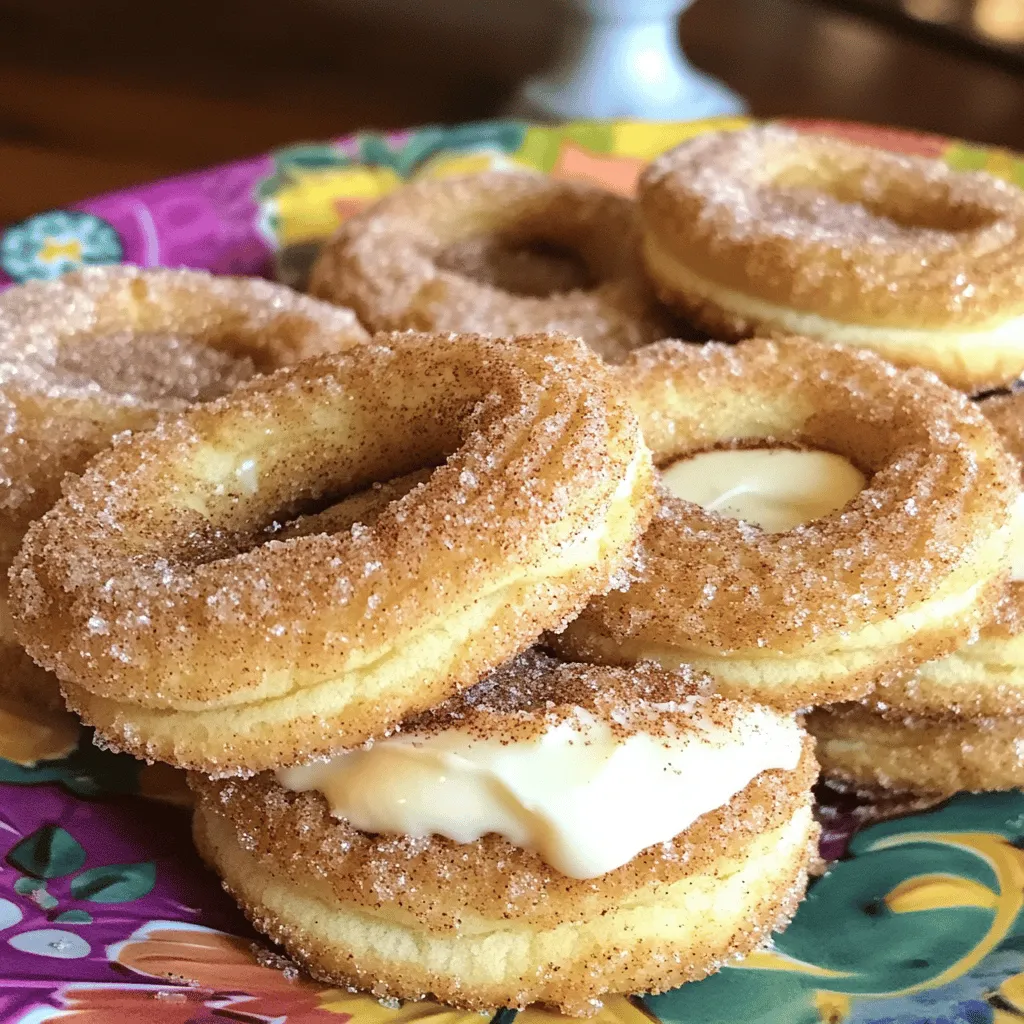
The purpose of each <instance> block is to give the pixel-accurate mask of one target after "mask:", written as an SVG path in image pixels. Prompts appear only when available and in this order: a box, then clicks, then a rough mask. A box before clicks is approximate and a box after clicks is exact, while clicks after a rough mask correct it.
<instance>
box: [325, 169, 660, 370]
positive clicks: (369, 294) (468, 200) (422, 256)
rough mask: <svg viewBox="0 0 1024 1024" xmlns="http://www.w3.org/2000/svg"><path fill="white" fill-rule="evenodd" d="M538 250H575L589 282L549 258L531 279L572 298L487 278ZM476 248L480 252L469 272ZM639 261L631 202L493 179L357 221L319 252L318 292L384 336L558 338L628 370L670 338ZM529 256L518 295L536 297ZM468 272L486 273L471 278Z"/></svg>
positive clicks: (408, 192) (405, 196) (386, 202)
mask: <svg viewBox="0 0 1024 1024" xmlns="http://www.w3.org/2000/svg"><path fill="white" fill-rule="evenodd" d="M531 243H534V244H537V243H539V244H542V245H548V246H554V247H557V248H558V249H563V250H567V251H568V252H569V253H571V254H572V255H573V256H574V257H576V258H577V259H578V260H579V261H581V262H582V264H583V265H584V266H585V276H586V277H587V278H589V281H582V280H581V281H577V282H573V281H572V280H571V275H570V279H568V280H562V278H563V277H565V275H564V274H558V273H557V272H556V269H555V268H553V267H549V266H546V264H550V263H552V262H554V261H552V260H550V258H545V257H544V256H543V254H541V255H540V256H535V257H533V260H534V261H535V262H539V263H540V264H541V269H540V272H539V273H538V274H531V275H529V276H530V277H531V278H532V277H535V276H540V277H541V278H544V277H545V276H546V275H550V277H549V278H548V279H549V280H550V283H551V288H554V289H562V288H564V289H565V290H564V291H563V290H555V291H554V292H553V293H552V294H546V295H537V294H516V293H515V292H514V291H511V290H508V289H507V288H505V287H502V286H501V284H502V283H505V284H508V283H509V282H507V281H505V282H502V281H501V280H497V281H496V280H495V275H494V273H493V267H488V266H487V264H488V263H493V262H494V259H493V257H494V253H493V252H492V250H493V249H495V248H501V247H503V246H507V247H509V248H512V249H514V248H515V247H516V246H524V245H528V244H531ZM467 246H470V247H473V248H475V249H480V252H476V253H475V254H474V257H475V258H474V259H472V260H470V259H467V254H466V252H465V251H464V250H465V249H466V248H467ZM637 249H638V230H637V223H636V213H635V207H634V204H633V203H632V201H631V200H629V199H625V198H623V197H622V196H618V195H615V194H613V193H610V192H606V191H604V190H603V189H600V188H597V187H595V186H593V185H588V184H585V183H583V182H574V181H554V180H552V179H550V178H547V177H544V176H542V175H537V174H532V173H526V172H522V173H509V172H502V171H495V172H491V173H485V174H480V175H474V176H472V177H463V178H446V179H444V180H441V181H425V182H419V183H416V184H412V185H407V186H405V187H404V188H401V189H399V190H398V191H396V192H394V193H392V194H391V195H389V196H386V197H385V198H384V199H381V200H380V201H378V202H377V203H375V204H374V205H373V206H372V207H370V208H369V209H367V210H365V211H363V212H362V213H359V214H357V215H356V216H355V217H352V218H351V219H350V220H348V221H346V223H345V225H344V226H343V227H342V229H341V231H340V232H339V233H338V234H337V235H336V236H335V237H334V238H333V239H332V240H331V241H330V242H328V243H327V245H326V246H325V247H324V249H323V251H322V252H321V254H320V257H319V259H318V261H317V263H316V265H315V266H314V268H313V274H312V279H311V284H310V291H311V293H312V294H314V295H317V296H320V297H321V298H326V299H330V300H331V301H335V302H341V303H343V304H344V305H350V306H352V308H353V309H355V310H356V311H357V312H358V313H359V316H360V317H361V318H362V319H363V321H364V322H365V323H367V324H369V325H370V326H371V327H373V328H374V329H376V330H406V329H412V330H427V331H455V332H478V333H481V334H493V335H498V336H503V337H509V336H512V335H516V334H529V333H533V332H536V331H559V332H562V333H565V334H570V335H577V336H579V337H582V338H583V339H584V341H586V342H587V343H588V344H589V345H590V346H591V348H593V349H594V350H595V351H596V352H598V353H599V354H600V355H601V356H603V357H604V358H605V359H608V360H610V361H612V362H619V361H621V359H622V358H623V357H624V356H625V354H626V353H627V352H629V351H630V350H631V349H634V348H636V347H637V346H639V345H645V344H647V343H648V342H651V341H655V340H657V339H658V338H663V337H666V336H667V335H669V334H671V333H673V332H672V330H671V321H670V318H669V317H668V316H667V314H666V312H665V311H664V310H663V309H661V308H660V307H659V306H658V304H657V302H656V300H655V299H654V296H653V293H652V292H651V289H650V286H649V285H648V284H647V282H646V280H645V278H644V275H643V272H642V269H641V266H640V261H639V257H638V253H637ZM454 250H459V252H458V258H453V257H452V253H453V251H454ZM511 255H512V259H511V260H508V259H507V260H506V263H508V262H512V263H513V265H514V264H515V262H516V260H515V256H516V255H517V254H516V253H514V252H513V253H512V254H511ZM518 255H519V256H523V255H524V254H523V253H519V254H518ZM526 255H527V258H523V259H521V260H520V261H519V262H520V263H521V264H524V265H521V266H519V267H516V268H515V270H516V273H515V277H517V278H519V279H520V280H519V281H518V282H517V285H516V287H519V288H520V289H522V288H524V287H525V288H526V289H527V290H537V289H536V284H537V282H535V281H532V280H531V281H529V282H526V283H525V284H524V282H523V280H522V278H524V277H525V276H527V275H526V274H525V273H524V271H527V270H529V269H530V266H529V264H530V263H531V260H530V258H528V254H526ZM471 263H476V264H479V265H478V266H477V267H475V268H473V273H472V274H470V273H467V271H468V270H470V267H469V266H468V265H467V264H471ZM535 269H536V268H535ZM488 270H491V271H492V272H491V273H488V272H487V271H488ZM501 276H502V277H507V276H508V274H507V273H505V274H503V275H501ZM488 278H490V280H489V279H488ZM574 283H575V284H576V285H577V286H575V287H574V286H573V284H574ZM549 290H550V289H549Z"/></svg>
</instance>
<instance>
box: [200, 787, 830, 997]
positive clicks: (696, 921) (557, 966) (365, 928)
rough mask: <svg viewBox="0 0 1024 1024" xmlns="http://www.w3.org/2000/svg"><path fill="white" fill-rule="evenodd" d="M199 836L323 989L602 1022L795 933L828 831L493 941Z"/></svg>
mask: <svg viewBox="0 0 1024 1024" xmlns="http://www.w3.org/2000/svg"><path fill="white" fill-rule="evenodd" d="M193 832H194V836H195V839H196V844H197V846H198V847H199V850H200V852H201V853H202V855H203V856H204V857H205V858H206V860H207V861H208V862H209V863H211V865H213V866H214V867H215V868H216V869H217V870H219V871H220V872H221V873H222V874H223V875H224V876H225V878H226V879H227V880H226V881H225V888H226V889H227V890H228V891H229V892H230V893H231V894H232V895H233V896H234V897H235V899H236V900H237V901H238V902H239V904H240V905H241V906H242V909H243V910H244V911H245V913H246V915H247V916H248V917H249V919H250V920H251V921H252V923H253V924H254V926H255V927H256V928H258V929H259V930H260V931H262V932H264V933H265V934H267V935H269V936H270V937H271V938H272V939H274V940H275V941H276V942H279V943H280V944H281V945H283V946H284V947H285V949H286V950H287V951H288V953H289V955H290V956H291V957H292V958H294V959H295V960H296V961H298V962H299V963H300V964H302V965H303V966H304V967H305V968H306V969H307V970H308V971H309V973H310V974H312V975H313V976H314V977H317V978H319V979H321V980H322V981H326V982H328V983H332V984H337V985H344V986H346V987H352V988H361V989H364V990H368V991H370V992H372V993H373V994H374V995H376V996H378V997H379V998H382V999H383V998H387V999H394V998H397V999H405V1000H409V999H420V998H423V997H425V996H427V995H432V996H433V997H434V998H435V999H438V1000H440V1001H442V1002H444V1003H446V1004H448V1005H450V1006H455V1007H463V1008H465V1009H470V1010H479V1011H485V1010H490V1011H493V1008H494V1007H495V1006H507V1007H511V1008H517V1009H523V1008H525V1007H526V1006H528V1005H530V1004H534V1003H540V1004H542V1005H546V1006H550V1007H554V1008H556V1009H557V1010H559V1011H561V1013H563V1014H567V1015H570V1016H576V1017H589V1016H593V1015H594V1014H595V1013H597V1012H599V1011H600V1010H601V1008H602V1001H601V998H602V997H603V996H605V995H608V994H628V993H635V992H651V993H657V992H664V991H667V990H669V989H672V988H676V987H677V986H679V985H681V984H683V983H684V982H688V981H697V980H700V979H701V978H703V977H706V976H707V975H708V974H710V973H712V972H714V971H716V970H718V969H719V968H720V967H721V966H723V965H724V964H725V963H728V962H730V961H733V960H735V959H736V958H737V957H740V956H742V955H744V954H745V953H749V952H750V951H751V950H753V949H756V948H758V947H759V946H761V945H762V944H764V943H765V942H767V941H768V940H769V938H770V936H771V934H772V933H773V932H777V931H781V930H782V929H783V928H785V926H786V925H787V924H788V923H789V922H790V920H791V919H792V917H793V915H794V913H795V912H796V908H797V905H798V903H799V902H800V899H801V898H802V896H803V893H804V890H805V889H806V886H807V877H808V872H809V869H810V865H811V864H812V862H815V861H816V848H817V836H818V826H817V825H816V823H815V822H814V820H813V817H812V815H811V811H810V808H809V807H803V808H800V809H798V810H797V811H796V812H795V813H794V815H793V817H792V818H791V819H790V820H789V821H788V822H786V823H785V824H784V825H782V826H780V827H778V828H776V829H775V830H773V831H769V832H765V833H763V834H762V835H760V836H758V837H755V838H754V840H753V841H752V842H751V843H750V844H748V846H747V847H745V848H744V849H743V850H742V851H741V852H740V853H739V854H738V856H737V857H735V858H720V859H719V860H717V861H716V862H715V864H714V865H713V868H712V869H711V871H710V872H709V873H706V874H703V875H692V876H690V877H689V878H687V879H684V880H682V881H681V882H678V883H676V884H675V885H674V886H668V887H665V888H664V889H662V890H660V891H658V892H654V893H651V894H648V896H647V898H646V899H645V898H643V897H641V899H640V900H639V901H635V902H631V903H629V904H626V905H624V906H621V907H614V908H611V909H609V910H608V911H607V912H606V913H604V914H602V915H601V916H599V917H597V918H594V919H590V920H586V921H582V922H578V923H563V924H560V925H556V926H555V927H554V928H551V929H532V928H530V927H528V926H522V925H518V926H517V925H516V924H511V925H509V924H507V923H505V922H495V925H496V927H495V928H494V930H492V931H490V932H487V933H483V934H479V935H477V934H473V933H465V934H461V935H460V934H456V935H445V934H438V933H431V932H427V931H424V930H423V929H420V928H418V927H416V926H415V925H412V926H410V925H407V924H403V923H399V922H396V921H391V920H387V919H382V918H380V917H376V916H372V915H368V914H366V913H364V912H362V911H359V910H357V909H351V908H349V907H346V906H344V905H339V904H330V903H325V902H322V901H321V900H319V899H317V898H316V896H314V895H312V894H310V893H308V892H306V891H305V890H302V889H297V890H296V889H293V888H292V886H291V885H290V884H289V879H288V878H287V877H286V876H284V875H282V874H281V873H279V872H277V871H276V870H275V869H274V868H272V867H267V866H266V865H265V864H262V863H259V862H257V861H255V860H254V859H253V858H252V857H251V855H249V854H248V853H247V852H246V851H245V849H244V848H243V847H242V845H241V844H240V843H239V842H238V839H237V837H236V836H235V835H234V833H233V832H232V831H231V830H230V828H228V827H226V825H225V823H224V822H223V820H222V819H219V818H217V817H216V816H215V815H212V814H210V813H208V812H207V811H206V810H204V809H200V810H199V811H198V812H197V814H196V816H195V819H194V825H193Z"/></svg>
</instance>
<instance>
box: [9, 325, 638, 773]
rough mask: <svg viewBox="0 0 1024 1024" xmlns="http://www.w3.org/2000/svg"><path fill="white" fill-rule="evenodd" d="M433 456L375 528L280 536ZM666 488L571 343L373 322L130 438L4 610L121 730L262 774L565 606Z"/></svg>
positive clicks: (573, 608) (360, 731)
mask: <svg viewBox="0 0 1024 1024" xmlns="http://www.w3.org/2000/svg"><path fill="white" fill-rule="evenodd" d="M433 467H437V468H436V469H435V470H434V472H433V473H432V474H431V475H430V476H429V478H428V479H427V480H425V481H421V482H420V483H419V484H418V485H417V486H416V487H415V488H413V489H412V490H411V491H410V492H409V493H407V494H405V495H404V496H403V497H401V498H400V499H399V500H397V501H395V502H394V503H393V504H391V505H389V506H388V507H387V508H386V509H385V510H384V511H383V512H382V513H381V515H380V516H379V518H378V519H377V520H376V522H374V523H373V525H367V524H366V523H360V522H351V523H350V524H349V525H347V526H345V527H343V528H340V529H337V530H336V531H335V530H333V528H331V527H326V528H327V529H328V530H329V532H318V533H313V534H308V535H305V536H289V537H288V539H285V540H278V539H276V537H275V533H276V532H277V530H278V529H279V528H281V527H283V526H285V525H286V524H287V523H288V522H289V521H290V520H291V519H294V518H295V517H296V516H300V515H302V514H303V513H309V512H312V511H314V510H316V509H318V508H323V507H325V506H329V505H331V504H334V503H335V502H336V501H337V500H338V499H339V498H340V497H343V496H345V495H346V494H350V493H358V492H360V491H362V490H365V489H366V488H368V487H370V485H372V484H373V483H374V482H377V481H381V482H383V481H389V480H391V479H393V478H394V477H397V476H400V475H402V474H405V473H408V472H412V471H415V470H419V469H423V468H428V469H429V468H433ZM653 501H654V495H653V471H652V468H651V462H650V455H649V453H648V452H647V450H646V449H645V448H644V447H643V444H642V441H641V438H640V431H639V427H638V424H637V421H636V416H635V414H634V413H633V412H632V411H631V410H630V408H629V406H628V404H627V402H626V400H625V398H624V396H622V395H621V393H620V392H619V391H618V389H617V388H615V387H614V386H613V381H612V380H611V378H610V376H609V372H608V370H607V369H606V368H605V367H604V366H603V364H602V363H601V361H600V360H599V359H598V358H597V357H596V356H595V355H593V354H592V353H591V352H589V351H588V350H587V349H586V348H585V346H584V345H583V344H582V343H581V342H579V341H576V340H573V339H567V338H564V337H559V336H554V335H551V336H547V335H544V336H536V337H532V338H517V339H513V340H510V341H501V340H496V339H487V338H481V337H478V336H473V335H466V336H455V335H414V334H402V335H378V336H377V338H376V339H375V340H374V342H373V343H372V344H365V345H362V346H357V347H356V348H354V349H352V350H351V351H349V352H346V353H342V354H340V355H335V356H324V357H319V358H314V359H309V360H306V361H305V362H303V363H302V364H300V365H299V366H297V367H295V368H291V369H287V370H283V371H279V372H277V373H275V374H271V375H269V376H267V377H262V378H259V379H256V380H253V381H250V382H248V383H246V384H243V385H242V386H240V387H239V388H237V389H235V390H234V391H233V392H232V393H231V394H230V395H229V396H227V397H225V398H222V399H219V400H217V401H215V402H212V403H209V404H206V405H202V406H195V407H193V408H192V409H189V410H187V411H185V412H184V413H182V414H180V415H179V416H178V417H177V418H175V419H168V420H166V421H164V422H163V423H161V424H160V425H159V426H158V427H157V428H156V429H155V430H153V431H151V432H149V433H136V434H133V435H132V436H130V437H127V438H121V439H119V441H118V443H117V444H115V446H114V448H113V449H112V450H111V451H109V452H107V453H105V454H103V455H101V456H100V457H99V458H97V459H96V460H95V461H94V462H93V463H92V464H91V465H90V466H89V468H88V469H87V471H86V472H85V473H84V474H83V476H82V477H81V478H80V479H79V480H77V481H75V482H73V483H71V484H69V485H68V487H67V491H66V496H65V498H64V499H63V500H62V501H61V502H59V503H58V505H57V506H56V507H55V508H54V509H53V510H52V511H51V512H50V513H48V514H47V515H46V516H44V517H43V518H42V519H41V520H39V521H38V522H37V523H35V524H34V525H33V526H32V528H31V529H30V530H29V533H28V536H27V538H26V541H25V544H24V546H23V547H22V549H21V552H20V554H19V556H18V559H17V560H16V562H15V565H14V568H13V571H12V576H11V602H12V609H13V612H14V615H15V618H16V620H17V621H16V628H17V631H18V636H19V639H20V640H21V641H22V642H23V643H24V644H25V645H26V647H27V648H28V650H29V652H30V653H31V655H32V657H33V658H35V659H36V660H37V661H38V662H39V663H41V664H42V665H44V666H45V667H46V668H48V669H49V670H51V671H53V672H55V673H56V674H57V676H58V677H59V678H60V680H61V684H62V688H63V691H64V694H65V696H66V697H67V699H68V702H69V704H70V705H71V707H73V708H74V709H75V710H76V711H78V712H79V713H80V714H81V715H82V716H83V718H84V719H85V720H86V721H87V722H89V723H90V724H92V725H95V726H96V728H97V732H98V734H99V735H100V736H101V737H102V738H103V740H104V741H105V742H106V743H108V744H110V745H112V746H116V747H118V748H121V749H125V750H128V751H131V752H133V753H136V754H137V755H139V756H142V757H146V758H152V759H158V760H165V761H169V762H171V763H173V764H177V765H180V766H182V767H192V768H201V769H203V770H205V771H208V772H211V773H238V772H252V771H258V770H261V769H264V768H269V767H275V766H278V765H281V764H288V763H296V762H300V761H303V760H304V759H307V758H309V757H310V756H314V755H320V754H325V753H328V752H330V751H331V750H333V749H336V748H338V747H344V746H347V745H351V744H357V743H360V742H362V741H363V740H365V739H367V738H369V737H371V736H375V735H380V734H382V733H385V732H387V731H388V730H389V729H390V728H392V727H394V725H396V724H397V722H398V721H399V720H400V719H401V718H403V717H405V716H406V715H408V714H409V713H411V712H415V711H418V710H422V709H424V708H426V707H429V706H431V705H432V704H434V703H437V702H438V701H439V700H442V699H443V698H445V697H447V696H449V695H450V694H451V693H453V692H455V691H456V690H458V689H460V688H462V687H465V686H468V685H471V684H473V683H475V682H476V681H477V680H478V679H479V678H480V676H481V675H482V674H483V673H485V672H487V671H488V670H489V669H491V668H493V667H494V666H495V665H496V664H498V663H500V662H501V661H503V660H505V659H506V658H507V657H509V656H511V655H513V654H515V653H517V652H518V651H520V650H522V648H523V647H525V646H528V645H529V644H530V643H531V642H532V641H533V640H535V639H536V638H537V636H539V634H540V633H541V632H542V631H543V630H544V629H549V628H552V627H557V626H558V625H560V624H562V623H564V622H565V621H566V620H567V619H568V618H570V617H571V616H572V615H574V614H575V613H576V612H578V611H579V610H580V609H581V608H582V607H583V605H584V604H585V603H586V601H587V599H588V598H589V597H590V596H591V595H592V594H594V593H597V592H602V591H604V590H606V589H607V588H608V587H609V586H611V585H612V584H613V582H615V580H616V578H617V576H616V574H617V573H618V572H619V570H620V569H621V568H622V566H623V564H624V563H625V561H626V560H627V558H628V557H629V556H630V554H631V552H632V549H633V546H634V544H635V542H636V540H637V538H638V536H639V534H640V532H641V531H642V530H643V528H644V526H645V525H646V524H647V522H648V520H649V518H650V515H651V512H652V510H653Z"/></svg>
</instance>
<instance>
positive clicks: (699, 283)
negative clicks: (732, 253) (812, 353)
mask: <svg viewBox="0 0 1024 1024" xmlns="http://www.w3.org/2000/svg"><path fill="white" fill-rule="evenodd" d="M646 252H647V258H648V260H649V262H650V263H651V265H652V267H653V269H654V270H655V272H656V273H658V274H659V275H660V276H663V277H664V278H665V279H666V280H671V281H672V282H673V283H674V284H675V285H677V286H678V287H680V288H683V289H685V290H686V291H688V292H691V293H693V294H695V295H699V296H701V297H702V298H705V299H709V300H710V301H711V302H713V303H715V305H717V306H720V307H721V308H722V309H725V310H728V311H729V312H730V313H735V314H738V315H739V316H742V317H745V318H747V319H750V320H756V321H760V322H761V323H768V324H775V325H778V326H779V327H782V328H784V329H785V330H786V331H789V332H791V333H793V334H803V335H808V336H810V337H817V338H822V337H825V338H828V340H829V341H834V342H838V343H841V344H845V345H853V346H865V347H868V348H874V347H881V346H883V345H884V346H887V347H888V348H890V349H893V348H895V349H901V350H904V353H903V354H904V355H907V357H908V358H909V354H910V353H914V352H928V353H930V355H931V357H932V360H934V358H935V352H934V345H935V338H936V336H939V337H941V338H942V339H943V340H944V341H946V342H947V343H948V344H950V345H952V346H954V347H956V348H958V349H963V352H962V353H961V357H962V359H963V360H964V361H965V362H966V360H968V359H970V361H971V362H972V363H975V364H976V363H977V362H978V361H979V359H981V358H982V357H983V356H984V355H985V353H984V352H979V351H977V350H976V349H974V346H976V345H979V344H983V345H984V346H985V347H986V349H988V350H989V351H990V352H991V350H992V349H996V350H997V352H996V354H997V355H1012V356H1020V357H1024V316H1014V317H1010V318H1009V319H1008V320H1002V321H998V322H995V323H992V324H991V325H987V326H979V327H978V328H976V329H975V330H961V331H958V330H955V329H953V330H950V329H944V328H931V329H928V328H925V329H921V328H911V327H882V326H878V325H872V324H855V323H854V324H851V323H844V322H842V321H840V320H832V319H830V318H829V317H824V316H819V315H818V314H817V313H808V312H804V311H802V310H797V309H790V308H789V307H788V306H779V305H777V304H776V303H773V302H768V301H767V300H765V299H759V298H756V297H754V296H752V295H747V294H745V293H744V292H739V291H736V290H735V289H734V288H728V287H726V286H725V285H720V284H717V283H716V282H714V281H711V280H709V279H708V278H706V277H702V276H701V275H700V274H697V273H695V272H694V271H693V270H691V269H690V268H689V267H686V266H684V265H683V264H682V263H680V262H679V260H678V258H677V257H675V256H673V255H671V254H670V253H668V252H666V251H665V250H664V249H662V248H661V247H660V246H659V245H656V244H652V243H651V242H650V240H649V239H648V241H647V244H646Z"/></svg>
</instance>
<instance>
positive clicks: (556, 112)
mask: <svg viewBox="0 0 1024 1024" xmlns="http://www.w3.org/2000/svg"><path fill="white" fill-rule="evenodd" d="M562 2H563V3H567V4H569V5H570V6H571V7H573V8H574V9H575V11H576V13H577V15H578V17H577V18H575V19H574V20H573V22H572V24H571V25H570V26H569V29H568V32H569V34H568V38H567V39H566V44H565V47H564V49H563V51H562V54H561V55H560V59H559V61H558V63H557V64H556V66H555V67H554V68H552V69H551V70H549V71H546V72H544V73H542V74H540V75H537V76H536V77H534V78H531V79H530V80H529V81H527V82H526V83H525V84H524V85H523V87H522V89H521V90H520V92H519V95H518V96H517V98H516V101H515V102H514V104H513V106H514V109H515V112H517V113H521V114H526V115H530V116H534V117H543V118H551V119H558V120H566V119H571V118H586V117H593V118H615V117H636V118H646V119H650V120H667V121H673V120H689V119H691V118H699V117H715V116H718V115H722V114H738V113H742V112H743V110H744V109H745V106H744V103H743V100H742V99H740V97H739V96H737V95H736V94H735V93H734V92H732V90H730V89H729V88H727V87H726V86H725V85H723V84H722V83H721V82H719V81H717V80H716V79H714V78H711V77H710V76H709V75H705V74H704V73H703V72H700V71H698V70H697V69H696V68H694V67H693V66H691V65H690V64H689V63H688V62H687V60H686V58H685V57H684V56H683V52H682V50H681V49H680V46H679V36H678V23H679V15H680V14H681V13H682V12H683V10H685V9H686V7H688V6H689V4H690V3H691V2H692V0H562ZM706 2H708V3H714V0H706Z"/></svg>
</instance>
